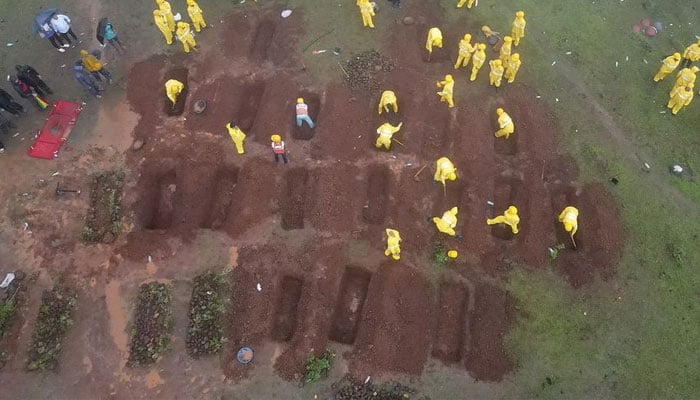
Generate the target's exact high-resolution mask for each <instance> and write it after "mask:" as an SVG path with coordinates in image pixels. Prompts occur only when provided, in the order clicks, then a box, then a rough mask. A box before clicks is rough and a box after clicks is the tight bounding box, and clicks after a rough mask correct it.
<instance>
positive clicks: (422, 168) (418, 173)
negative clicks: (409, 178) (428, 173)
mask: <svg viewBox="0 0 700 400" xmlns="http://www.w3.org/2000/svg"><path fill="white" fill-rule="evenodd" d="M427 167H428V164H425V165H424V166H422V167H421V168H420V169H419V170H418V172H416V174H415V175H413V180H414V181H416V182H420V179H419V178H418V175H420V173H421V172H423V170H424V169H426V168H427Z"/></svg>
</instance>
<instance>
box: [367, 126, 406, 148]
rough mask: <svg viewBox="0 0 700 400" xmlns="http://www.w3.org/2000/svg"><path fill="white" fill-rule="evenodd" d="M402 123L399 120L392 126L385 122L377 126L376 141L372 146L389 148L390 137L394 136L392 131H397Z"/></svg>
mask: <svg viewBox="0 0 700 400" xmlns="http://www.w3.org/2000/svg"><path fill="white" fill-rule="evenodd" d="M402 125H403V122H399V124H398V125H396V126H393V125H392V124H390V123H388V122H386V123H384V124H382V125H380V126H379V128H377V135H378V136H377V141H376V142H375V143H374V146H375V147H376V148H378V149H381V148H382V146H384V148H386V149H387V150H389V149H390V148H391V138H392V136H394V133H396V132H398V131H399V129H401V126H402Z"/></svg>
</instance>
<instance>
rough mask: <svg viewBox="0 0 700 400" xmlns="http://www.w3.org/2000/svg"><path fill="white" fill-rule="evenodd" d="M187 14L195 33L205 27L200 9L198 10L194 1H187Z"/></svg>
mask: <svg viewBox="0 0 700 400" xmlns="http://www.w3.org/2000/svg"><path fill="white" fill-rule="evenodd" d="M187 14H188V15H189V16H190V20H191V21H192V26H194V30H195V31H196V32H199V31H200V30H201V29H202V28H206V27H207V23H206V22H205V21H204V14H202V9H201V8H199V4H197V2H196V1H194V0H187Z"/></svg>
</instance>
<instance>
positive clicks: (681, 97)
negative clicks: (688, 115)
mask: <svg viewBox="0 0 700 400" xmlns="http://www.w3.org/2000/svg"><path fill="white" fill-rule="evenodd" d="M694 87H695V84H694V83H689V84H688V86H686V87H682V86H677V87H674V88H673V89H672V90H671V94H670V97H671V99H670V100H669V101H668V104H667V105H666V107H668V108H670V109H671V112H672V113H673V115H676V114H678V111H680V110H681V109H682V108H683V107H685V106H687V105H689V104H690V102H691V101H693V94H694V93H693V88H694Z"/></svg>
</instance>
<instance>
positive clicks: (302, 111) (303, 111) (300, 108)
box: [297, 103, 309, 115]
mask: <svg viewBox="0 0 700 400" xmlns="http://www.w3.org/2000/svg"><path fill="white" fill-rule="evenodd" d="M297 115H309V106H307V105H306V104H304V103H298V104H297Z"/></svg>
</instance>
